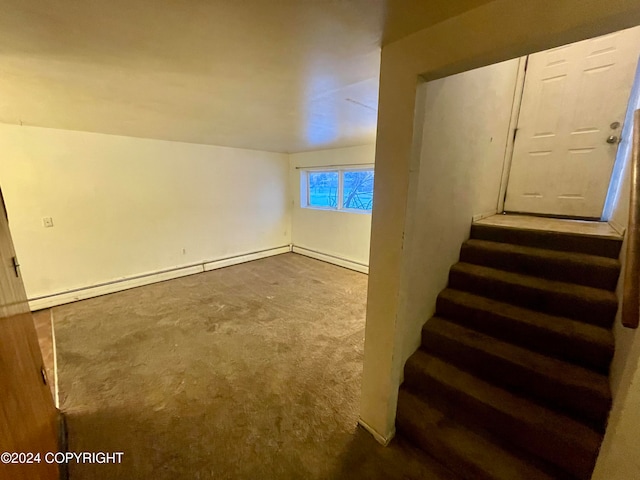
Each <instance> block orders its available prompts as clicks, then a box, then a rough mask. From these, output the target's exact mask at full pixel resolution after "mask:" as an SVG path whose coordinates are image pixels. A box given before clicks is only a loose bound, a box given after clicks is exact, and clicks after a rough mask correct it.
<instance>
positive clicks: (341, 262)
mask: <svg viewBox="0 0 640 480" xmlns="http://www.w3.org/2000/svg"><path fill="white" fill-rule="evenodd" d="M291 251H292V252H293V253H298V254H300V255H304V256H306V257H311V258H315V259H316V260H322V261H323V262H327V263H332V264H333V265H338V266H339V267H344V268H348V269H349V270H355V271H356V272H360V273H367V274H368V273H369V266H368V265H365V264H364V263H359V262H354V261H353V260H348V259H346V258H343V257H338V256H336V255H331V254H329V253H322V252H318V251H316V250H310V249H308V248H304V247H298V246H297V245H293V248H292V250H291Z"/></svg>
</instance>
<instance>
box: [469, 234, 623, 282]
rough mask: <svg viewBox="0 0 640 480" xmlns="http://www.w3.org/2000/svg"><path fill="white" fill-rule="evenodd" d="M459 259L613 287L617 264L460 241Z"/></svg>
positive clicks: (548, 276) (541, 275) (525, 272)
mask: <svg viewBox="0 0 640 480" xmlns="http://www.w3.org/2000/svg"><path fill="white" fill-rule="evenodd" d="M460 261H462V262H466V263H473V264H476V265H484V266H488V267H492V268H499V269H501V270H507V271H511V272H517V273H522V274H525V275H532V276H536V277H542V278H548V279H550V280H558V281H562V282H571V283H576V284H578V285H586V286H589V287H595V288H603V289H605V290H610V291H613V290H615V288H616V284H617V282H618V275H619V273H620V271H619V268H615V267H605V266H602V265H594V264H588V263H579V262H574V261H569V260H563V259H555V258H553V259H550V258H541V257H536V256H531V255H526V254H523V253H520V252H509V251H498V250H494V249H485V248H480V247H475V246H471V245H463V246H462V250H461V252H460Z"/></svg>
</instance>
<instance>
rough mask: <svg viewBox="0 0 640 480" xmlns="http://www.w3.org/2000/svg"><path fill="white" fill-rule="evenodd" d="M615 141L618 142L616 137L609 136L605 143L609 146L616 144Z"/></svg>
mask: <svg viewBox="0 0 640 480" xmlns="http://www.w3.org/2000/svg"><path fill="white" fill-rule="evenodd" d="M617 141H618V137H616V136H615V135H609V137H608V138H607V143H610V144H614V143H617Z"/></svg>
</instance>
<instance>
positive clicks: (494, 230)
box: [471, 223, 622, 258]
mask: <svg viewBox="0 0 640 480" xmlns="http://www.w3.org/2000/svg"><path fill="white" fill-rule="evenodd" d="M471 238H473V239H478V240H489V241H492V242H502V243H512V244H516V245H524V246H529V247H537V248H546V249H549V250H558V251H568V252H580V253H586V254H590V255H599V256H602V257H609V258H618V256H619V254H620V248H621V247H622V238H621V237H599V236H595V235H585V234H579V233H565V232H551V231H544V230H530V229H524V228H513V227H503V226H497V225H479V224H477V223H474V224H472V225H471Z"/></svg>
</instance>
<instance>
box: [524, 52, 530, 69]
mask: <svg viewBox="0 0 640 480" xmlns="http://www.w3.org/2000/svg"><path fill="white" fill-rule="evenodd" d="M528 67H529V55H527V58H525V60H524V71H525V72H526V71H527V68H528Z"/></svg>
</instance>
